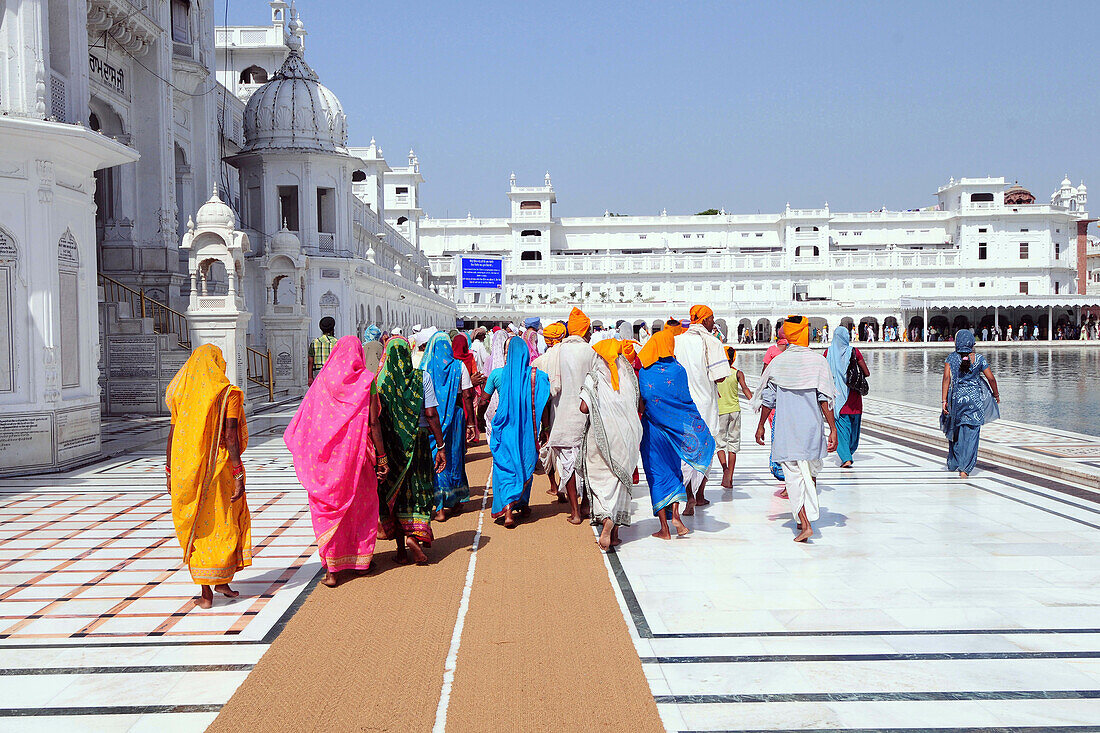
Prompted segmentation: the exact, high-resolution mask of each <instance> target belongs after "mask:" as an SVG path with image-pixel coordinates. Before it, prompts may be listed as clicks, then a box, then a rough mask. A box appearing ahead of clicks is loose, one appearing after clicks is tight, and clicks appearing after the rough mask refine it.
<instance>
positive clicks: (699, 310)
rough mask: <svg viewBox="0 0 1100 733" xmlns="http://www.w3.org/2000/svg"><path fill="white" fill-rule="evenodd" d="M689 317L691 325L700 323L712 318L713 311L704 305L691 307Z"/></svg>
mask: <svg viewBox="0 0 1100 733" xmlns="http://www.w3.org/2000/svg"><path fill="white" fill-rule="evenodd" d="M690 315H691V322H692V323H702V322H703V321H705V320H707V319H708V318H711V317H713V316H714V311H712V310H711V309H710V308H709V307H707V306H705V305H693V306H691V311H690Z"/></svg>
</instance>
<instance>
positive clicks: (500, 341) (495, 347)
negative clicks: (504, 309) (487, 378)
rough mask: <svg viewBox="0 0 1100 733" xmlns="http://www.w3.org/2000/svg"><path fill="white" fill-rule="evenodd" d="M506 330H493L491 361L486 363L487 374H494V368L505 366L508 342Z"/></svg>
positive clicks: (490, 348)
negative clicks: (505, 351) (505, 350)
mask: <svg viewBox="0 0 1100 733" xmlns="http://www.w3.org/2000/svg"><path fill="white" fill-rule="evenodd" d="M508 338H509V336H508V333H507V332H506V331H503V330H500V331H493V342H492V344H490V347H489V361H488V362H487V363H486V365H485V372H486V374H487V375H488V374H492V372H493V370H494V369H499V368H501V367H502V366H504V349H505V346H506V345H507V343H508Z"/></svg>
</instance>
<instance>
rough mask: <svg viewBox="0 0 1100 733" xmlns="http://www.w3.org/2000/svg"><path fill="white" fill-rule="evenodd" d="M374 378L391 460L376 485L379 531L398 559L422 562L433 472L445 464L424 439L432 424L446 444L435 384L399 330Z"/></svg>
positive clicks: (428, 533)
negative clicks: (389, 541)
mask: <svg viewBox="0 0 1100 733" xmlns="http://www.w3.org/2000/svg"><path fill="white" fill-rule="evenodd" d="M375 384H376V385H377V390H378V396H379V399H380V400H381V402H382V414H381V425H382V441H383V443H384V444H385V446H386V456H387V460H388V463H389V474H387V476H386V479H385V480H384V481H382V482H380V483H379V485H378V494H379V499H380V506H381V512H380V514H381V517H380V522H379V533H378V536H379V537H382V538H384V539H395V540H397V562H399V563H401V564H402V565H405V564H407V563H408V562H409V561H410V560H409V554H410V553H411V555H412V561H413V562H415V563H416V564H418V565H423V564H425V563H426V562H428V556H427V555H425V554H424V550H423V547H431V544H432V527H431V519H432V513H433V511H434V503H435V502H434V499H435V476H434V474H435V473H438V472H440V471H442V470H443V469H444V468H446V466H447V458H446V454H445V453H444V451H443V450H442V449H441V450H439V451H437V452H436V454H435V458H434V461H433V458H432V454H431V447H430V445H429V442H428V430H429V429H430V430H431V432H432V435H433V436H434V437H435V440H436V445H439V446H442V445H444V443H443V431H442V430H441V429H440V425H439V413H438V412H437V411H436V407H437V406H438V401H437V400H436V396H435V389H434V387H433V385H432V381H431V376H430V375H428V374H426V373H425V372H422V371H421V370H419V369H416V368H414V367H413V365H412V350H411V348H410V346H409V342H408V341H406V340H405V339H404V338H403V337H400V336H395V337H394V338H392V339H390V340H389V342H388V343H387V344H386V353H385V356H384V357H383V359H382V366H381V369H380V370H379V373H378V379H377V380H375Z"/></svg>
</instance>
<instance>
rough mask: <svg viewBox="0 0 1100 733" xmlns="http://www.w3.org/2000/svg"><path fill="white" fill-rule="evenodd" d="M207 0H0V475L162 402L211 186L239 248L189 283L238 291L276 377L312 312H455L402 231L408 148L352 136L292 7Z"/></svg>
mask: <svg viewBox="0 0 1100 733" xmlns="http://www.w3.org/2000/svg"><path fill="white" fill-rule="evenodd" d="M214 7H215V4H214V2H213V0H146V1H144V2H137V0H0V49H3V50H2V51H0V474H5V473H13V472H16V473H17V472H21V471H27V470H41V469H47V470H48V469H52V468H58V467H64V466H68V465H73V464H75V463H79V462H81V461H86V460H89V459H90V458H93V457H95V456H96V455H98V453H99V451H100V442H101V441H100V430H101V426H100V416H101V413H103V414H129V413H143V414H149V413H158V412H163V410H164V404H163V388H164V386H165V385H166V383H167V380H168V379H170V378H171V375H172V374H173V373H174V372H175V370H176V369H177V368H178V367H179V365H180V364H181V363H182V361H183V360H184V359H186V356H187V353H188V349H189V347H190V345H191V343H192V336H193V333H192V330H191V328H190V325H191V323H192V322H191V321H190V320H189V318H188V316H187V315H185V311H187V310H188V304H189V301H190V300H191V295H192V282H191V280H190V278H189V277H188V258H187V252H186V251H185V250H184V249H183V248H181V246H180V243H181V240H182V238H183V236H184V234H185V233H186V232H188V231H189V229H188V222H189V220H190V219H192V218H195V217H196V215H197V212H198V210H199V208H200V206H201V205H202V204H203V203H204V202H206V201H207V199H208V198H212V197H211V191H212V190H214V189H215V187H216V188H217V191H218V192H219V193H218V194H217V196H218V198H220V199H221V200H223V201H225V203H226V204H228V205H229V207H230V208H229V209H226V210H228V211H230V213H231V216H232V218H233V221H232V222H222V221H221V219H219V224H220V223H226V224H227V225H228V229H229V230H243V231H244V233H246V235H247V242H248V243H249V245H250V249H249V251H248V252H247V253H245V258H244V260H243V267H242V272H241V273H240V274H239V276H238V274H237V273H232V279H231V277H230V273H226V272H225V270H224V266H223V264H222V263H220V262H215V261H213V260H212V261H211V262H209V263H205V262H204V263H199V264H198V266H199V268H200V270H201V273H202V277H201V282H202V287H203V288H205V289H206V290H205V292H206V293H207V294H208V295H211V296H213V295H222V294H224V293H225V292H227V291H228V290H229V288H230V286H231V284H232V286H233V287H234V288H239V290H238V291H237V292H239V293H242V294H243V295H244V304H243V308H244V309H246V311H247V312H248V313H250V314H251V318H250V320H249V323H248V332H247V346H248V347H251V349H255V355H259V356H261V357H262V356H263V355H264V354H265V353H266V351H267V350H268V349H270V351H271V352H272V355H271V359H272V362H273V363H274V372H275V381H276V388H277V389H279V391H285V390H290V391H293V390H294V389H295V388H296V387H300V386H301V385H302V384H304V379H303V377H304V374H303V372H304V366H303V365H304V360H305V346H304V345H305V343H306V341H307V340H308V337H309V336H310V335H316V333H317V321H318V320H319V319H320V318H321V317H322V316H324V315H332V316H334V317H335V318H336V319H337V323H338V326H337V332H338V334H341V335H342V334H349V333H351V334H355V333H359V332H361V331H362V329H363V328H364V327H365V326H366V324H368V323H371V322H375V323H380V324H382V325H385V326H394V325H402V326H406V327H408V326H411V325H412V324H414V323H425V324H432V325H437V326H448V325H451V324H453V323H454V316H455V309H454V304H453V303H452V302H451V301H449V300H447V299H446V298H444V297H442V296H440V295H439V294H437V293H436V292H435V291H434V290H432V289H430V288H429V287H428V286H429V285H430V284H431V280H430V271H429V270H428V263H427V260H426V258H425V257H424V255H423V254H422V253H421V252H420V251H419V247H418V244H417V233H418V232H417V222H418V220H419V215H420V212H419V209H418V208H417V203H416V202H417V197H418V186H419V184H420V182H421V181H422V180H423V179H422V178H421V176H420V171H419V162H418V161H417V160H416V157H415V155H412V154H410V159H409V165H408V166H407V167H404V166H402V167H393V168H391V167H390V166H388V165H387V163H386V161H385V158H384V157H383V155H382V151H381V149H380V148H378V146H377V145H376V144H375V143H374V142H373V141H372V142H371V145H370V146H369V147H366V148H362V149H349V148H348V147H347V133H348V131H347V129H346V119H345V117H344V115H343V111H342V109H341V107H340V103H339V101H338V100H337V98H336V96H335V95H334V94H333V93H332V92H331V91H329V90H327V89H326V88H325V87H324V86H322V85H321V84H320V82H319V80H318V78H317V76H316V73H315V72H314V71H313V70H312V69H310V68H309V66H308V64H306V62H305V59H304V49H303V39H304V36H305V31H304V27H303V26H302V24H301V22H300V20H299V19H296V18H293V17H291V15H292V10H291V9H290V8H289V7H288V5H287V3H285V2H283V1H282V0H272V1H271V2H268V3H266V4H265V5H261V6H260V7H263V8H265V11H266V12H269V13H270V18H269V23H268V25H265V26H256V27H243V28H242V27H233V28H219V29H217V30H215V25H214V24H215V12H214ZM215 69H218V73H217V74H216V73H215ZM253 93H255V95H254V97H253ZM246 104H247V107H246ZM306 107H308V109H306ZM292 109H293V111H292ZM246 113H247V114H246ZM371 185H373V186H374V187H375V189H376V191H377V193H376V194H375V195H374V196H373V197H372V196H371V195H370V193H369V192H368V191H367V190H366V189H367V187H368V186H371ZM387 207H392V209H391V210H389V211H387ZM213 208H215V209H218V211H222V208H219V206H214V207H213ZM197 218H199V219H202V218H203V217H202V216H198V217H197ZM222 218H224V217H222ZM202 223H203V222H201V221H200V222H199V224H200V227H201V225H202ZM284 223H286V224H287V229H286V230H285V231H283V232H282V233H281V235H280V229H282V228H283V227H282V225H283V224H284ZM291 230H293V231H291ZM242 241H245V240H242ZM97 324H98V328H97ZM272 334H275V335H277V337H278V338H277V339H275V341H277V343H274V342H272V343H269V338H268V337H269V335H272ZM251 349H250V351H249V354H250V355H249V357H248V358H249V360H251V358H252V355H253V352H252V351H251ZM251 369H252V366H251V361H250V362H249V366H248V369H247V371H248V372H251ZM245 371H246V370H245V369H243V368H238V369H237V370H236V372H235V375H236V378H237V379H238V380H239V381H244V380H243V379H242V378H241V376H240V375H241V374H243V373H245ZM280 387H281V389H280Z"/></svg>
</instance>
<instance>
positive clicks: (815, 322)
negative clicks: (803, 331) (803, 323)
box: [809, 316, 828, 343]
mask: <svg viewBox="0 0 1100 733" xmlns="http://www.w3.org/2000/svg"><path fill="white" fill-rule="evenodd" d="M809 321H810V341H814V342H817V343H820V342H821V340H822V339H823V338H824V337H825V326H827V325H828V321H826V320H825V319H824V318H821V317H819V316H811V317H810V318H809Z"/></svg>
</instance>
